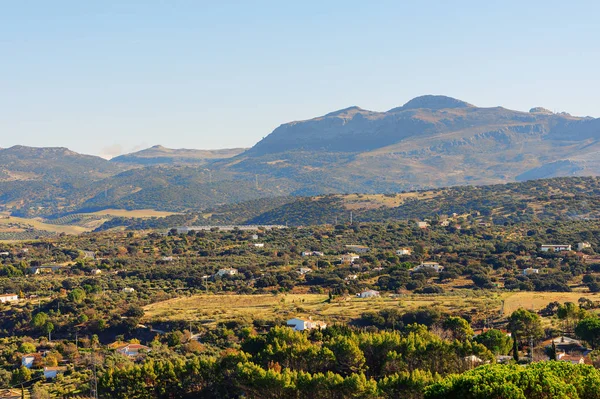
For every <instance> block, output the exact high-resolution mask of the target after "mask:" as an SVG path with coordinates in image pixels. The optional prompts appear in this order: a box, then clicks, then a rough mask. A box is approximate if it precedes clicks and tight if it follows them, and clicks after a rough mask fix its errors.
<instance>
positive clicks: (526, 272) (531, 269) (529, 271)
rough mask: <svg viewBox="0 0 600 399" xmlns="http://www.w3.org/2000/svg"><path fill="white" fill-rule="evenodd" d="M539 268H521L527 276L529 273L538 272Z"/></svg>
mask: <svg viewBox="0 0 600 399" xmlns="http://www.w3.org/2000/svg"><path fill="white" fill-rule="evenodd" d="M539 272H540V269H534V268H533V267H528V268H527V269H525V270H523V275H524V276H529V275H531V274H539Z"/></svg>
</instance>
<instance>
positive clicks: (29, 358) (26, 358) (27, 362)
mask: <svg viewBox="0 0 600 399" xmlns="http://www.w3.org/2000/svg"><path fill="white" fill-rule="evenodd" d="M36 359H37V360H38V361H41V360H42V355H41V354H39V353H28V354H26V355H23V356H22V357H21V366H24V367H27V368H28V369H30V368H32V367H33V363H34V362H35V361H36Z"/></svg>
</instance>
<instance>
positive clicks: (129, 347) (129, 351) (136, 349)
mask: <svg viewBox="0 0 600 399" xmlns="http://www.w3.org/2000/svg"><path fill="white" fill-rule="evenodd" d="M116 351H117V352H118V353H120V354H121V355H124V356H128V357H138V356H140V355H142V354H144V353H146V352H150V348H149V347H147V346H146V345H141V344H123V345H122V346H119V347H118V348H117V349H116Z"/></svg>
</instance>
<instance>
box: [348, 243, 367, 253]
mask: <svg viewBox="0 0 600 399" xmlns="http://www.w3.org/2000/svg"><path fill="white" fill-rule="evenodd" d="M346 249H347V250H348V251H352V252H356V253H358V254H366V253H367V252H369V247H367V246H365V245H346Z"/></svg>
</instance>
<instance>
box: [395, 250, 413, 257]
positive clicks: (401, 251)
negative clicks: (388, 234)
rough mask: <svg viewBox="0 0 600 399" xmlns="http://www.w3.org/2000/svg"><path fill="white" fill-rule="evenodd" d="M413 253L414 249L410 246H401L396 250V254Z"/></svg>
mask: <svg viewBox="0 0 600 399" xmlns="http://www.w3.org/2000/svg"><path fill="white" fill-rule="evenodd" d="M410 254H412V249H410V248H400V249H399V250H397V251H396V255H400V256H402V255H410Z"/></svg>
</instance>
